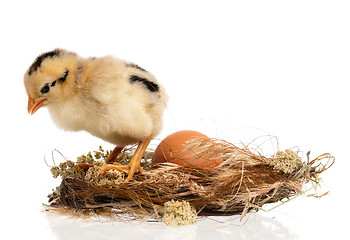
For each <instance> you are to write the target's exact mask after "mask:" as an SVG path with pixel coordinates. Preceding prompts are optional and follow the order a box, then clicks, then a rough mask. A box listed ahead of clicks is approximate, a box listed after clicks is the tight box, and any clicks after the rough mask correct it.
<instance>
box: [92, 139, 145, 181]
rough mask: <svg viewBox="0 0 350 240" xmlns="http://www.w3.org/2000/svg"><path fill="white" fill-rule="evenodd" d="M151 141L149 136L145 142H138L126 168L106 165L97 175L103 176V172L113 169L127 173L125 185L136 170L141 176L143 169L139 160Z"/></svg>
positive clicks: (117, 165)
mask: <svg viewBox="0 0 350 240" xmlns="http://www.w3.org/2000/svg"><path fill="white" fill-rule="evenodd" d="M151 139H152V136H149V138H147V139H146V140H144V141H140V142H139V145H138V146H137V149H136V151H135V153H134V155H133V156H132V158H131V160H130V162H129V164H128V165H127V166H125V165H120V164H113V165H112V164H107V165H105V166H103V167H101V168H100V171H99V173H100V174H103V173H104V172H105V171H107V170H111V169H115V170H118V171H124V172H126V173H128V177H127V178H126V179H125V183H128V182H129V181H130V180H131V179H132V177H133V176H134V174H135V172H136V171H137V170H139V171H140V173H141V174H143V169H142V167H141V159H142V156H143V154H144V153H145V151H146V149H147V146H148V145H149V143H150V141H151Z"/></svg>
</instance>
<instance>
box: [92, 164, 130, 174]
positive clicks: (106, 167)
mask: <svg viewBox="0 0 350 240" xmlns="http://www.w3.org/2000/svg"><path fill="white" fill-rule="evenodd" d="M108 170H117V171H120V172H125V173H129V166H128V165H120V164H118V165H117V164H107V165H104V166H103V167H101V168H100V170H99V171H98V173H99V174H103V173H104V172H105V171H108Z"/></svg>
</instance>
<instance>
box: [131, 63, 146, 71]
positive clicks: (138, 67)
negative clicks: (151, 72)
mask: <svg viewBox="0 0 350 240" xmlns="http://www.w3.org/2000/svg"><path fill="white" fill-rule="evenodd" d="M126 67H131V68H135V69H138V70H141V71H144V72H147V71H146V69H144V68H142V67H140V66H139V65H137V64H135V63H127V64H126Z"/></svg>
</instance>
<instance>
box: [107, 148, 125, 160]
mask: <svg viewBox="0 0 350 240" xmlns="http://www.w3.org/2000/svg"><path fill="white" fill-rule="evenodd" d="M123 149H124V147H118V146H117V147H115V148H114V149H113V151H112V152H111V153H110V154H109V156H108V158H107V159H106V163H113V162H115V161H116V160H117V158H118V156H119V154H120V153H121V152H122V151H123Z"/></svg>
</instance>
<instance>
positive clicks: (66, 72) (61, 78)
mask: <svg viewBox="0 0 350 240" xmlns="http://www.w3.org/2000/svg"><path fill="white" fill-rule="evenodd" d="M68 73H69V72H68V70H67V69H66V71H65V72H64V73H63V76H62V77H60V78H59V79H58V80H59V81H61V82H64V81H66V78H67V76H68Z"/></svg>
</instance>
